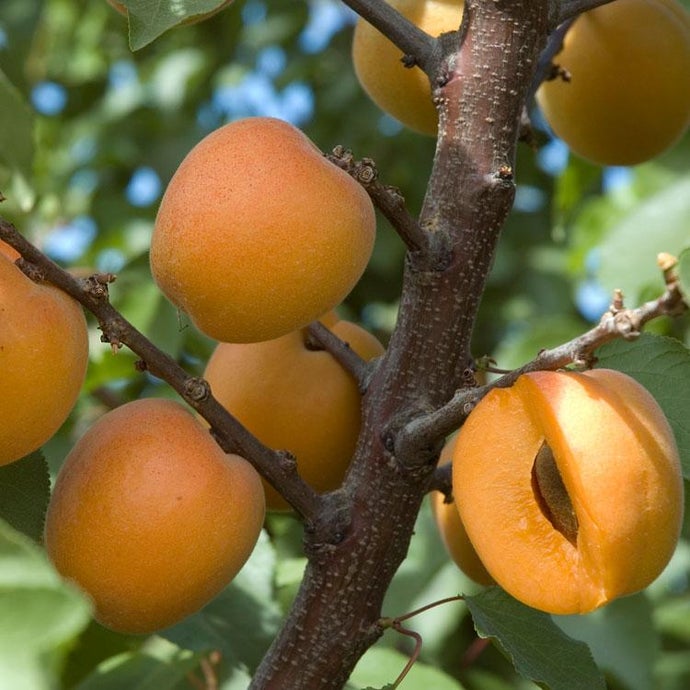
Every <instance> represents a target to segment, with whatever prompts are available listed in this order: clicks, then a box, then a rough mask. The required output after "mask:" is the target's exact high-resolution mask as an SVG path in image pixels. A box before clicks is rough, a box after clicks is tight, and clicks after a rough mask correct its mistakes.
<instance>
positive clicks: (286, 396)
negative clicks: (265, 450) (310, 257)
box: [204, 314, 383, 510]
mask: <svg viewBox="0 0 690 690" xmlns="http://www.w3.org/2000/svg"><path fill="white" fill-rule="evenodd" d="M334 318H336V317H334V315H333V314H330V315H328V316H327V318H326V319H324V322H325V324H326V325H327V326H328V327H329V328H330V329H331V330H332V331H333V332H334V333H335V334H336V335H338V336H339V337H340V338H342V339H343V340H344V341H345V342H347V343H349V345H350V347H351V348H352V349H353V350H354V351H355V352H356V353H357V354H359V355H360V356H361V357H362V358H364V359H366V360H370V359H372V358H374V357H376V356H378V355H381V354H383V346H382V345H381V343H380V342H379V341H378V340H377V339H376V338H375V337H374V336H373V335H371V334H370V333H368V332H367V331H365V330H364V329H363V328H361V327H360V326H358V325H356V324H354V323H351V322H349V321H336V322H335V323H333V322H332V321H333V319H334ZM204 376H205V377H206V380H207V381H208V382H209V384H210V385H211V390H212V391H213V394H214V396H215V397H216V398H217V399H218V401H219V402H220V403H221V404H222V405H224V406H225V408H226V409H227V410H228V411H229V412H230V413H232V414H233V415H234V416H235V417H237V418H238V419H239V420H240V421H241V422H242V423H243V424H244V425H245V426H246V427H247V428H248V429H249V430H250V431H251V432H252V433H253V434H254V435H255V436H257V437H258V438H259V439H260V440H261V441H263V443H265V444H266V445H267V446H269V447H271V448H275V449H276V450H289V451H290V452H291V453H292V454H293V455H294V456H295V457H296V459H297V470H298V472H299V474H300V475H301V477H302V478H303V479H304V480H305V481H306V482H307V483H308V484H310V485H311V486H312V487H313V488H314V489H315V490H316V491H319V492H325V491H330V490H333V489H335V488H337V487H338V486H340V484H341V482H342V480H343V477H344V476H345V472H346V470H347V467H348V465H349V464H350V459H351V457H352V454H353V452H354V450H355V445H356V443H357V437H358V435H359V429H360V415H361V410H360V408H361V396H360V393H359V390H358V387H357V383H356V382H355V380H354V379H353V378H352V377H351V376H350V375H349V374H348V373H347V372H346V371H345V370H344V369H343V367H342V366H341V365H340V364H339V363H338V362H337V361H336V360H335V359H334V358H333V356H332V355H331V354H329V353H328V352H326V351H325V350H314V349H309V348H308V347H307V346H306V344H305V333H304V332H303V331H301V330H298V331H295V332H293V333H289V334H288V335H285V336H282V337H280V338H276V339H275V340H269V341H266V342H262V343H244V344H229V343H220V344H219V345H218V346H217V347H216V349H215V351H214V352H213V355H212V356H211V358H210V359H209V361H208V364H207V366H206V371H205V373H204ZM264 488H265V491H266V505H267V507H268V509H269V510H287V509H288V508H289V506H288V504H287V503H286V501H285V500H284V499H283V498H282V496H281V495H280V494H279V493H278V492H277V491H276V490H275V489H274V488H273V487H272V486H271V485H270V484H268V482H264Z"/></svg>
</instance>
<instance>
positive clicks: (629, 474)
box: [453, 369, 683, 614]
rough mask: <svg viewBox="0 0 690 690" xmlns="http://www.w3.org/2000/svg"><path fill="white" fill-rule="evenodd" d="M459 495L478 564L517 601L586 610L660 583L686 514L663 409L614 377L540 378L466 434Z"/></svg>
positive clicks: (490, 407)
mask: <svg viewBox="0 0 690 690" xmlns="http://www.w3.org/2000/svg"><path fill="white" fill-rule="evenodd" d="M453 493H454V495H455V498H456V500H457V502H458V509H459V511H460V516H461V518H462V520H463V522H464V523H465V527H466V528H467V533H468V535H469V536H470V539H471V540H472V543H473V544H474V546H475V548H476V550H477V553H478V554H479V557H480V558H481V560H482V562H483V563H484V565H485V566H486V569H487V570H488V571H489V573H491V575H492V576H493V578H494V579H495V580H496V582H497V583H498V584H500V585H501V586H502V587H503V588H504V589H505V590H506V591H508V592H509V593H510V594H512V595H513V596H514V597H515V598H517V599H519V600H520V601H522V602H524V603H526V604H528V605H529V606H533V607H535V608H537V609H541V610H543V611H547V612H550V613H558V614H572V613H586V612H588V611H591V610H593V609H596V608H597V607H599V606H602V605H603V604H606V603H607V602H609V601H611V600H612V599H615V598H616V597H620V596H623V595H626V594H631V593H633V592H636V591H639V590H640V589H643V588H644V587H646V586H647V585H648V584H649V583H650V582H652V581H653V580H654V579H655V578H656V577H657V576H658V575H659V573H660V572H661V571H662V569H663V568H664V567H665V566H666V564H667V563H668V561H669V559H670V557H671V555H672V554H673V552H674V549H675V546H676V543H677V540H678V536H679V533H680V528H681V521H682V515H683V481H682V477H681V470H680V461H679V458H678V450H677V448H676V444H675V441H674V437H673V433H672V431H671V428H670V427H669V424H668V422H667V420H666V418H665V417H664V414H663V412H662V411H661V409H660V408H659V406H658V405H657V403H656V401H655V400H654V398H652V396H651V395H650V394H649V393H648V392H647V390H645V389H644V388H643V387H642V386H641V385H640V384H638V383H637V382H636V381H635V380H633V379H631V378H630V377H628V376H626V375H625V374H622V373H620V372H617V371H611V370H606V369H596V370H593V371H590V372H586V373H572V372H535V373H530V374H525V375H523V376H521V377H520V378H519V379H518V380H517V382H516V383H515V384H514V385H513V386H512V387H511V388H505V389H494V390H492V391H490V392H489V394H488V395H487V396H486V397H484V398H483V399H482V400H481V402H480V403H479V404H478V405H477V407H476V408H475V409H474V410H473V411H472V413H471V414H470V416H469V417H468V419H467V421H466V422H465V424H464V425H463V427H462V428H461V429H460V432H459V434H458V440H457V443H456V447H455V452H454V456H453Z"/></svg>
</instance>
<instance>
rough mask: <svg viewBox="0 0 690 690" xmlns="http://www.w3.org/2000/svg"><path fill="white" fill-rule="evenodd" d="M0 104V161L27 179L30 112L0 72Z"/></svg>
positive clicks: (31, 150) (31, 139) (31, 154)
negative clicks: (0, 105)
mask: <svg viewBox="0 0 690 690" xmlns="http://www.w3.org/2000/svg"><path fill="white" fill-rule="evenodd" d="M0 103H2V108H0V160H2V161H3V162H4V163H5V164H6V165H8V166H9V167H10V168H12V169H13V170H15V171H16V172H18V173H20V174H21V175H22V176H23V177H24V179H25V180H28V179H30V178H31V173H32V166H33V160H34V118H33V113H32V111H31V108H29V106H28V105H27V104H26V102H25V101H24V99H23V98H22V95H21V94H20V93H19V91H18V90H17V89H16V88H15V87H14V86H13V85H12V84H11V83H10V81H9V79H8V78H7V77H6V76H5V73H4V72H3V71H2V70H0Z"/></svg>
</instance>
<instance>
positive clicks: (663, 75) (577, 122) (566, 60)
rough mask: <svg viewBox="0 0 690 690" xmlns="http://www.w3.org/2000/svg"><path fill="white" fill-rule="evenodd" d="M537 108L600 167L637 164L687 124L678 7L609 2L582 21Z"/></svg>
mask: <svg viewBox="0 0 690 690" xmlns="http://www.w3.org/2000/svg"><path fill="white" fill-rule="evenodd" d="M555 61H556V62H557V63H558V64H559V65H560V66H561V67H562V68H564V69H565V70H567V72H568V73H569V74H570V80H569V81H564V80H563V79H560V78H557V79H553V80H551V81H546V82H544V83H543V84H542V85H541V86H540V87H539V89H538V91H537V102H538V104H539V106H540V108H541V110H542V112H543V114H544V118H545V119H546V121H547V122H548V123H549V125H550V126H551V128H552V129H553V131H554V133H555V134H556V135H557V136H559V137H560V138H561V139H563V141H565V143H566V144H568V146H569V147H570V148H571V149H572V151H573V152H574V153H576V154H577V155H579V156H581V157H583V158H587V159H589V160H591V161H593V162H595V163H598V164H601V165H635V164H637V163H641V162H644V161H647V160H649V159H651V158H654V157H655V156H658V155H659V154H660V153H662V152H663V151H665V150H666V149H668V148H669V147H671V146H672V145H673V144H674V143H675V142H676V141H677V140H678V139H679V138H680V136H681V135H682V134H683V132H685V130H686V129H687V127H688V124H689V123H690V18H689V17H688V13H687V12H686V11H685V9H684V8H683V7H682V6H681V5H680V4H678V2H676V0H625V2H621V1H619V2H612V3H609V4H608V5H603V6H602V7H597V8H595V9H593V10H590V11H588V12H585V13H583V14H582V15H580V16H579V17H578V18H577V19H576V20H575V22H574V23H573V25H572V26H571V27H570V28H569V29H568V32H567V33H566V35H565V39H564V41H563V48H562V50H561V52H560V53H559V54H558V55H557V56H556V58H555Z"/></svg>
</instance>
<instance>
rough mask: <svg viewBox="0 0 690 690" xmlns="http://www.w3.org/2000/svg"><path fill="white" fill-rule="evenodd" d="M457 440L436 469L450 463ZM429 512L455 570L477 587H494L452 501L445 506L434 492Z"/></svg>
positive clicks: (452, 440) (442, 453)
mask: <svg viewBox="0 0 690 690" xmlns="http://www.w3.org/2000/svg"><path fill="white" fill-rule="evenodd" d="M456 438H457V437H456V436H453V437H452V438H451V439H450V440H449V441H448V442H447V443H446V444H445V446H444V447H443V450H442V451H441V457H440V459H439V466H442V465H445V464H447V463H449V462H450V461H451V459H452V456H453V449H454V448H455V440H456ZM431 512H432V515H433V516H434V521H435V523H436V527H437V528H438V531H439V534H440V535H441V541H442V542H443V545H444V546H445V547H446V551H448V555H449V556H450V557H451V558H452V559H453V561H454V562H455V564H456V565H457V566H458V568H460V570H462V572H463V573H465V575H467V577H469V578H470V579H472V580H474V581H475V582H476V583H478V584H480V585H492V584H495V583H494V579H493V578H492V577H491V575H489V573H488V572H487V570H486V568H485V567H484V564H483V563H482V562H481V560H480V558H479V556H478V555H477V551H476V550H475V548H474V546H473V545H472V542H471V541H470V538H469V537H468V536H467V530H466V529H465V525H464V524H463V523H462V520H461V519H460V513H459V512H458V509H457V507H456V505H455V501H453V502H452V503H446V502H445V497H444V495H443V494H442V493H441V492H440V491H434V492H433V493H432V494H431Z"/></svg>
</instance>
